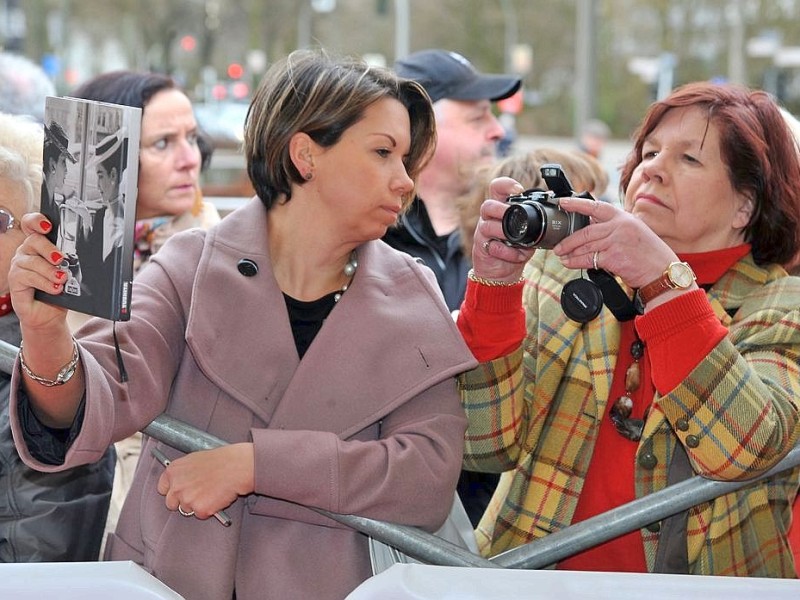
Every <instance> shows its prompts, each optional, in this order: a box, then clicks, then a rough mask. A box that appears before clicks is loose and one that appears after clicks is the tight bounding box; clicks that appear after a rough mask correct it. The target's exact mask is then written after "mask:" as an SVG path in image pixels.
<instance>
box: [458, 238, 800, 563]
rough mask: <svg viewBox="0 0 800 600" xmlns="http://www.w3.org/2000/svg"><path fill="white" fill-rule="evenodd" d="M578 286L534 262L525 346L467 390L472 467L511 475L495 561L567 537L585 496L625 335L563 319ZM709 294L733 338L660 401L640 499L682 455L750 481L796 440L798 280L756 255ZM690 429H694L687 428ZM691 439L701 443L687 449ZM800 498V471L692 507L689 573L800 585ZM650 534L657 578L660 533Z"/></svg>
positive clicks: (502, 500) (496, 506)
mask: <svg viewBox="0 0 800 600" xmlns="http://www.w3.org/2000/svg"><path fill="white" fill-rule="evenodd" d="M574 277H575V271H570V270H567V269H565V268H564V267H563V266H561V263H560V262H559V260H558V259H557V258H556V257H555V256H554V255H553V254H552V252H544V251H540V252H536V253H535V255H534V257H533V259H532V260H531V261H530V262H529V263H528V265H527V267H526V270H525V279H526V284H525V288H524V292H523V303H524V306H525V308H526V318H527V336H526V339H525V341H524V343H523V346H522V348H520V349H519V350H517V351H516V352H514V353H512V354H510V355H508V356H505V357H501V358H498V359H496V360H494V361H490V362H487V363H484V364H481V365H479V366H478V367H476V368H475V369H473V370H472V371H468V372H467V373H465V374H463V375H462V376H461V377H460V378H459V385H460V389H461V396H462V402H463V404H464V407H465V410H466V412H467V416H468V418H469V423H470V425H469V429H468V431H467V436H466V455H465V459H464V466H465V468H467V469H471V470H476V471H484V472H495V473H500V472H505V473H504V475H503V477H502V478H501V481H500V485H499V486H498V489H497V490H496V492H495V495H494V497H493V498H492V501H491V504H490V506H489V508H488V509H487V512H486V514H485V515H484V518H483V520H482V521H481V523H480V525H479V527H478V531H477V532H476V533H477V535H478V539H479V542H480V545H481V549H482V552H483V553H484V554H486V555H494V554H497V553H499V552H502V551H505V550H508V549H510V548H513V547H515V546H519V545H522V544H525V543H527V542H530V541H532V540H535V539H537V538H541V537H544V536H545V535H547V534H548V533H551V532H554V531H558V530H560V529H563V528H564V527H566V526H568V525H569V524H570V523H571V520H572V516H573V514H574V512H575V507H576V505H577V501H578V495H579V494H580V492H581V488H582V487H583V482H584V479H585V477H586V472H587V469H588V467H589V462H590V459H591V456H592V452H593V448H594V443H595V440H596V437H597V433H598V430H599V425H600V422H601V421H600V419H602V418H603V416H604V414H605V412H606V406H607V403H608V397H609V392H610V387H611V379H612V376H613V373H614V366H615V364H616V360H617V356H618V353H619V338H620V327H619V323H618V322H617V321H616V320H615V319H614V317H613V315H611V313H610V312H609V311H608V310H607V309H604V310H603V312H602V313H601V315H600V316H599V317H598V318H597V319H595V320H594V321H592V322H590V323H588V324H585V325H581V324H580V323H576V322H574V321H571V320H569V319H568V318H567V317H566V316H565V315H564V312H563V310H562V309H561V305H560V303H559V296H560V292H561V289H562V287H563V285H564V284H565V283H566V282H567V281H569V280H571V279H574ZM707 296H708V298H709V301H710V303H711V305H712V307H713V309H714V312H715V313H716V314H717V315H718V317H719V318H720V321H721V322H722V323H723V324H724V325H725V326H727V327H728V329H729V334H728V336H727V337H726V338H725V339H723V340H722V341H721V342H720V343H719V344H718V345H717V346H716V347H715V348H714V349H713V350H712V351H711V352H710V353H709V355H708V356H707V357H706V358H705V359H704V360H703V361H702V362H701V363H700V364H699V365H697V367H696V368H695V369H694V370H693V371H692V372H691V373H690V375H689V376H688V377H687V378H686V379H685V380H684V381H683V382H682V383H681V384H680V385H678V386H677V387H676V388H675V389H673V390H672V391H671V392H670V393H669V394H666V395H664V396H659V395H658V393H656V396H655V398H654V400H653V405H652V408H651V409H650V412H649V414H648V417H647V420H646V423H645V428H644V433H643V436H642V439H641V441H640V443H639V446H638V449H637V460H636V465H635V480H636V481H635V489H636V496H637V497H642V496H645V495H647V494H650V493H652V492H655V491H657V490H660V489H662V488H664V487H665V486H666V484H667V472H668V468H669V465H670V461H671V458H672V456H673V453H674V451H675V449H676V446H677V444H681V445H683V447H684V449H685V450H686V452H687V454H688V456H689V461H690V463H691V467H692V469H693V470H694V471H695V473H697V474H700V475H703V476H706V477H710V478H713V479H720V480H738V479H746V478H750V477H753V476H756V475H758V474H760V473H763V472H764V471H766V470H768V469H769V468H771V467H772V466H773V465H774V464H775V463H777V462H778V461H779V460H780V459H781V458H782V457H783V456H784V455H785V454H786V452H788V451H789V450H790V449H791V448H792V447H793V445H794V444H795V443H796V440H797V439H798V434H799V433H800V425H798V420H799V418H800V417H799V416H798V405H800V366H799V365H798V357H800V278H796V277H789V276H787V274H786V272H785V271H784V270H783V269H782V268H780V267H777V266H766V267H759V266H757V265H756V264H755V263H754V262H753V260H752V256H750V255H748V256H746V257H744V258H743V259H742V260H740V261H739V262H737V264H735V265H734V266H733V268H731V269H730V270H729V271H728V272H727V273H726V274H725V275H724V276H723V277H722V278H721V279H720V280H719V281H718V282H717V284H716V285H714V287H713V288H712V289H711V290H710V291H709V292H708V294H707ZM731 314H732V315H733V317H731V316H729V315H731ZM679 419H685V420H686V421H688V424H689V427H688V428H685V427H682V429H684V430H683V431H682V430H681V429H678V428H677V427H676V426H675V424H676V422H677V421H678V420H679ZM682 425H683V424H682ZM689 434H694V435H696V436H699V438H700V443H699V445H697V446H696V447H690V446H689V445H687V444H686V437H687V435H689ZM654 457H655V461H654V460H653V458H654ZM654 463H655V464H654ZM797 488H798V470H796V469H795V470H793V471H791V472H789V473H787V474H784V475H782V476H780V477H772V478H770V479H769V480H763V481H759V482H756V483H753V484H752V485H750V486H746V487H745V488H742V489H740V490H739V491H737V492H735V493H731V494H727V495H724V496H721V497H719V498H717V499H716V500H714V501H712V502H708V503H704V504H701V505H699V506H697V507H694V508H693V509H691V510H690V511H689V516H688V526H687V540H686V544H687V553H688V560H689V572H690V573H695V574H702V575H753V576H768V577H796V573H795V566H794V562H793V560H792V557H791V552H790V550H789V549H788V545H787V541H786V535H785V534H786V530H787V528H788V525H789V520H790V518H791V516H790V515H791V505H792V501H793V500H794V497H795V495H796V493H797ZM641 535H642V540H643V543H644V550H645V557H646V560H647V565H648V570H651V571H652V570H653V566H654V562H655V556H656V550H657V548H658V543H659V534H658V533H656V532H651V531H649V530H648V529H647V528H644V529H642V530H641Z"/></svg>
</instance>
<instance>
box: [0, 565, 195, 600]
mask: <svg viewBox="0 0 800 600" xmlns="http://www.w3.org/2000/svg"><path fill="white" fill-rule="evenodd" d="M0 598H8V599H11V598H13V599H14V600H42V599H43V598H48V599H49V598H53V599H57V600H108V599H109V598H113V600H184V598H183V596H181V595H180V594H178V593H177V592H174V591H173V590H171V589H170V588H169V587H167V586H166V585H164V584H163V583H161V582H160V581H159V580H158V579H156V578H155V577H153V576H152V575H150V574H149V573H148V572H147V571H145V570H144V569H142V568H141V567H140V566H139V565H137V564H136V563H133V562H131V561H117V562H73V563H7V564H0Z"/></svg>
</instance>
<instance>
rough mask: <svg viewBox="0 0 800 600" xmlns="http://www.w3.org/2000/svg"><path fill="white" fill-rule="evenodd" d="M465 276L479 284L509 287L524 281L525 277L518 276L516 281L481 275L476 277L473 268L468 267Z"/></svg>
mask: <svg viewBox="0 0 800 600" xmlns="http://www.w3.org/2000/svg"><path fill="white" fill-rule="evenodd" d="M467 278H468V279H469V280H470V281H474V282H475V283H478V284H480V285H486V286H489V287H511V286H512V285H519V284H520V283H523V282H524V281H525V278H524V277H522V276H520V278H519V279H517V280H516V281H501V280H500V279H484V278H483V277H478V276H477V275H475V271H474V269H470V270H469V273H467Z"/></svg>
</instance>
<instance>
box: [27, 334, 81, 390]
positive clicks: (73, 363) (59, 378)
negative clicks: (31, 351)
mask: <svg viewBox="0 0 800 600" xmlns="http://www.w3.org/2000/svg"><path fill="white" fill-rule="evenodd" d="M79 359H80V355H79V354H78V342H76V341H75V338H72V358H71V359H70V361H69V362H68V363H67V364H65V365H64V366H63V367H61V370H60V371H59V372H58V374H57V375H56V378H55V379H47V378H45V377H41V376H40V375H37V374H36V373H34V372H33V371H31V370H30V368H29V367H28V365H27V364H25V355H24V354H23V353H22V342H20V343H19V366H20V367H21V368H22V372H23V373H25V375H27V376H28V377H30V378H31V379H33V380H34V381H35V382H36V383H39V384H41V385H43V386H45V387H55V386H57V385H64V384H65V383H67V382H68V381H69V380H70V379H72V376H73V375H74V374H75V371H77V369H78V360H79Z"/></svg>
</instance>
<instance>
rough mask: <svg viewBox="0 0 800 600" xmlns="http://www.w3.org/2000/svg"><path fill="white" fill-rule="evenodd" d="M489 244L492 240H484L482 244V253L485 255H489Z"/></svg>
mask: <svg viewBox="0 0 800 600" xmlns="http://www.w3.org/2000/svg"><path fill="white" fill-rule="evenodd" d="M491 243H492V240H486V241H485V242H483V251H484V252H485V253H486V254H489V245H490V244H491Z"/></svg>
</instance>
